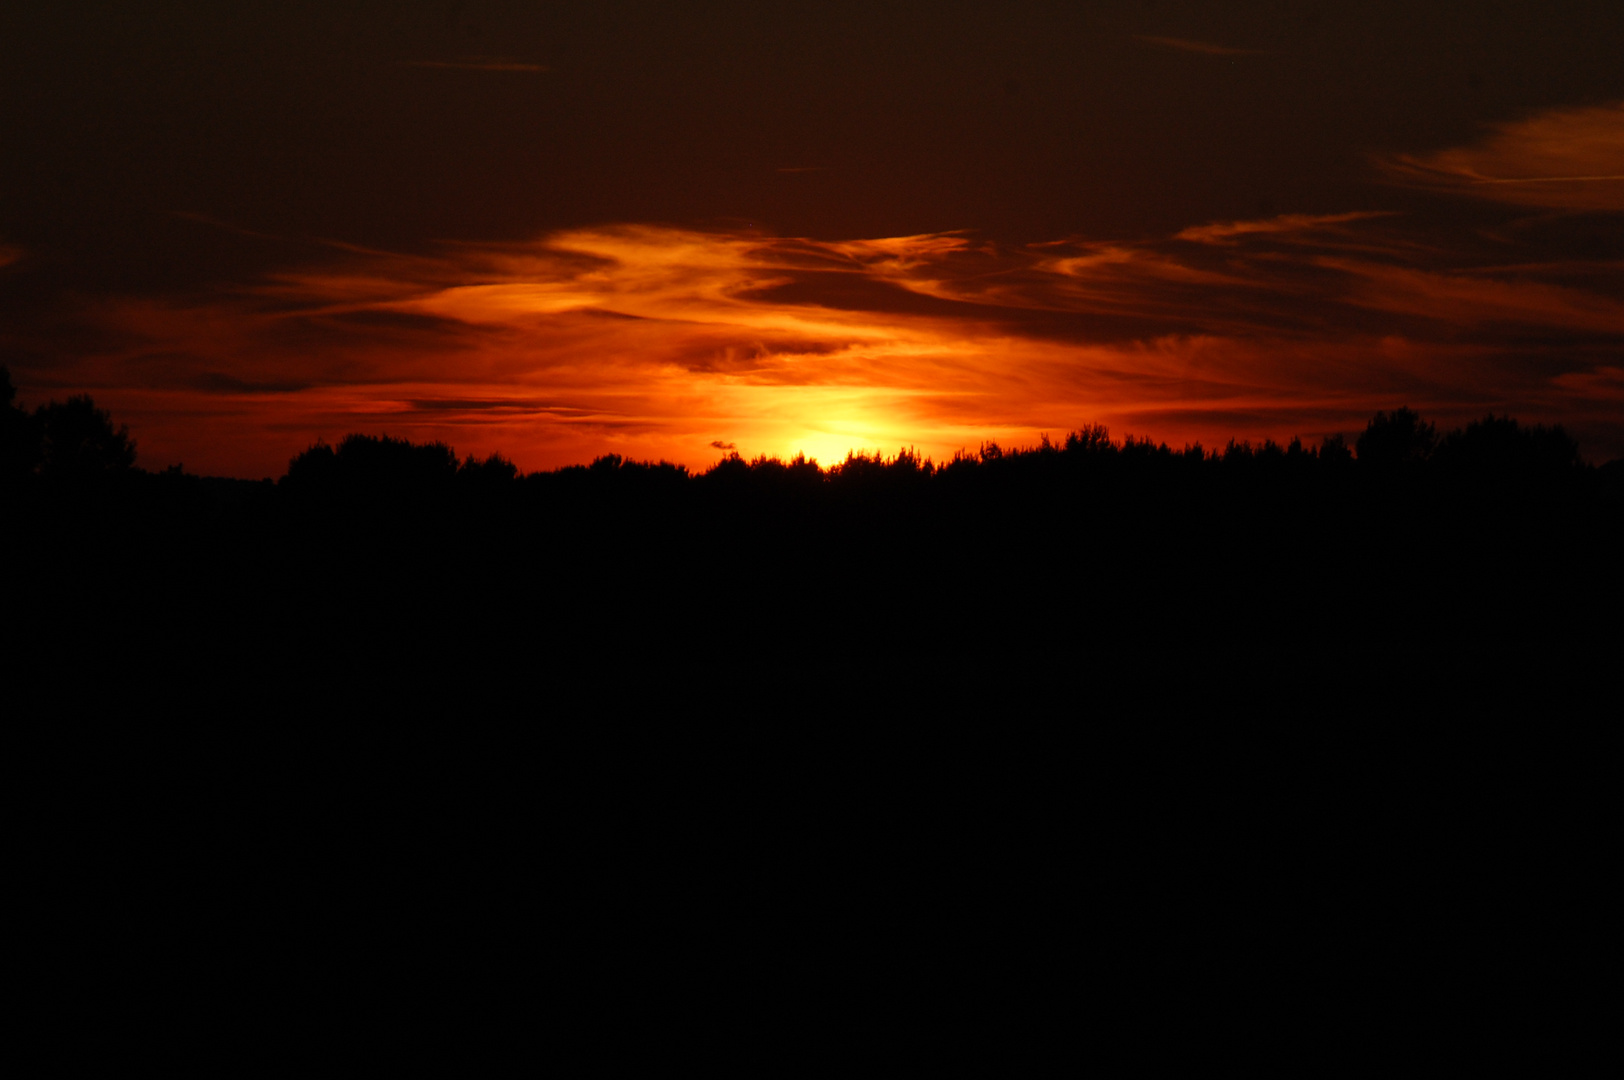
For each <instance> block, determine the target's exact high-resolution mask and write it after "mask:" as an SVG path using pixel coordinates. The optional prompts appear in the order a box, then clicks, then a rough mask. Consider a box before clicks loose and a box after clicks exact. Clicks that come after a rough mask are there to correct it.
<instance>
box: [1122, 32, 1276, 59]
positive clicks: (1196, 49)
mask: <svg viewBox="0 0 1624 1080" xmlns="http://www.w3.org/2000/svg"><path fill="white" fill-rule="evenodd" d="M1134 40H1136V41H1142V42H1144V43H1145V44H1146V45H1157V46H1160V47H1161V48H1164V49H1177V50H1178V51H1179V52H1189V53H1200V54H1202V55H1203V56H1262V55H1263V51H1262V50H1261V49H1234V48H1230V47H1229V46H1228V45H1214V44H1213V43H1212V42H1210V41H1191V40H1189V39H1188V38H1172V37H1154V36H1152V35H1150V34H1135V35H1134Z"/></svg>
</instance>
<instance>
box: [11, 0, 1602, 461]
mask: <svg viewBox="0 0 1624 1080" xmlns="http://www.w3.org/2000/svg"><path fill="white" fill-rule="evenodd" d="M1620 57H1624V6H1620V5H1617V4H1612V3H1597V2H1595V0H1537V2H1498V3H1497V2H1492V0H1491V2H1484V0H1473V2H1453V0H1451V2H1426V3H1419V2H1416V0H1366V2H1363V3H1360V4H1341V3H1321V2H1256V0H1229V2H1212V3H1205V2H1201V3H1198V2H1173V0H1139V2H1126V0H1121V2H1116V0H1113V2H1100V3H1091V2H1082V0H1071V2H1031V0H999V2H996V3H993V2H984V3H954V2H948V0H935V2H930V3H886V2H883V0H862V2H851V3H845V2H825V3H789V2H773V0H755V2H749V3H744V2H741V3H694V2H685V3H653V2H646V0H644V2H612V0H591V2H575V0H568V2H549V3H531V2H519V0H505V2H497V0H460V2H459V0H443V2H434V3H429V2H422V0H322V2H319V3H314V2H309V3H306V2H292V0H275V2H264V3H250V2H239V0H209V2H198V3H181V2H163V0H149V2H145V3H73V2H50V3H47V2H44V0H21V2H19V3H13V4H9V5H6V6H5V8H4V9H3V11H0V247H3V250H4V251H6V252H9V253H10V254H9V255H7V256H4V257H0V264H5V263H7V262H8V261H9V265H0V290H3V291H4V293H5V294H6V295H5V296H4V297H3V298H0V319H3V320H5V324H4V325H3V326H0V329H3V330H5V331H6V332H8V333H9V334H11V338H10V340H11V341H12V345H11V348H12V351H13V353H14V358H13V360H12V366H13V368H14V369H15V370H17V371H19V372H21V375H20V377H19V381H20V382H21V383H22V384H23V385H24V387H25V389H26V388H27V387H28V386H29V385H30V380H32V383H33V384H34V385H37V386H40V387H51V386H57V385H63V386H65V385H68V383H69V382H71V379H67V378H66V376H64V377H62V378H55V377H53V376H51V375H50V373H49V372H50V365H51V363H52V362H53V361H52V360H51V358H50V357H49V356H47V355H45V353H46V352H49V348H48V347H47V346H46V345H42V344H41V341H43V340H45V339H43V338H41V337H40V336H39V334H37V333H35V332H34V331H32V330H28V329H27V326H28V325H29V320H30V319H32V318H34V317H35V315H36V314H37V312H38V311H39V310H41V309H43V308H47V307H50V306H52V305H55V304H59V303H61V302H62V298H63V297H67V296H71V297H75V298H77V300H78V301H80V302H83V301H84V300H85V298H87V297H89V298H95V297H109V296H121V297H124V296H132V295H170V296H179V295H186V294H189V293H193V292H195V291H196V290H199V289H219V288H221V287H224V286H230V285H234V284H246V283H252V282H255V281H262V280H264V278H265V275H266V274H268V273H270V272H272V271H276V270H280V269H286V268H289V267H300V266H307V265H309V264H310V263H311V261H312V260H313V259H314V258H315V257H316V255H317V254H319V252H318V251H317V248H318V247H319V242H336V243H339V244H347V245H357V246H361V247H365V248H369V249H378V250H387V251H389V252H393V253H408V252H409V253H430V252H434V251H440V250H443V246H444V242H448V241H450V242H463V243H474V244H499V243H505V242H515V241H522V240H530V239H533V238H535V237H538V236H541V235H544V234H551V233H557V232H559V231H560V230H568V229H579V228H582V227H587V226H598V225H610V224H621V223H645V224H660V225H665V226H672V227H675V228H678V229H687V230H699V231H702V232H706V231H708V232H718V233H726V232H730V231H731V232H737V231H749V232H756V233H761V234H764V235H769V236H779V237H807V238H813V239H818V240H826V241H835V240H849V239H856V238H879V237H893V236H905V235H914V234H923V233H935V232H942V231H950V230H969V231H970V234H971V235H974V236H975V237H976V238H977V239H978V241H980V242H996V243H998V244H1000V245H1004V246H1005V247H1006V248H1009V247H1015V246H1019V245H1028V244H1035V243H1044V242H1051V241H1058V240H1064V239H1072V240H1076V239H1079V238H1083V239H1087V240H1089V241H1093V242H1104V241H1112V242H1122V243H1135V244H1137V243H1149V242H1153V241H1159V240H1164V239H1166V238H1167V237H1170V236H1173V235H1174V234H1177V233H1179V232H1180V230H1184V229H1188V228H1190V227H1192V226H1199V225H1203V224H1208V223H1214V222H1234V221H1245V220H1267V219H1274V218H1279V217H1282V216H1289V215H1340V214H1350V213H1355V212H1376V211H1381V212H1390V213H1395V214H1397V215H1399V216H1401V217H1402V218H1403V219H1404V220H1405V221H1407V222H1410V223H1412V224H1411V227H1412V229H1413V232H1414V234H1415V235H1416V236H1417V237H1421V236H1426V237H1429V238H1433V239H1436V237H1437V236H1440V235H1449V236H1457V237H1458V236H1467V235H1471V234H1473V233H1474V230H1476V231H1477V232H1478V233H1480V232H1481V231H1482V230H1485V229H1490V230H1492V229H1502V228H1506V227H1509V226H1508V223H1511V224H1513V225H1514V224H1515V223H1516V222H1519V221H1524V220H1528V219H1530V218H1531V217H1538V216H1539V215H1540V214H1544V215H1545V217H1544V219H1541V220H1542V221H1544V224H1541V225H1540V226H1539V228H1538V229H1536V230H1534V232H1537V233H1538V235H1537V237H1536V238H1534V239H1532V240H1529V241H1528V242H1529V243H1530V244H1531V245H1532V246H1530V247H1529V248H1528V251H1527V252H1526V253H1525V256H1526V259H1525V261H1526V260H1527V259H1532V260H1536V261H1537V260H1544V261H1545V262H1551V261H1567V260H1574V259H1580V260H1589V261H1591V262H1596V261H1600V262H1601V263H1608V262H1610V261H1613V260H1618V259H1619V258H1620V257H1621V255H1624V252H1621V250H1620V248H1619V246H1618V245H1619V243H1620V240H1621V238H1624V231H1621V229H1620V227H1619V218H1620V214H1619V213H1618V211H1619V210H1620V209H1624V207H1621V206H1619V205H1615V203H1616V202H1617V199H1618V196H1617V194H1616V192H1617V185H1616V184H1615V185H1614V186H1613V187H1612V188H1608V189H1607V190H1605V191H1603V192H1602V193H1601V194H1596V187H1595V185H1594V184H1591V185H1590V186H1589V187H1587V188H1585V189H1584V190H1586V191H1588V192H1590V194H1588V195H1584V196H1582V197H1579V198H1578V202H1577V204H1576V205H1573V206H1566V207H1564V206H1561V205H1559V204H1560V202H1561V199H1560V198H1558V199H1557V200H1556V202H1555V203H1553V202H1552V198H1553V197H1552V196H1548V195H1540V196H1539V197H1534V198H1532V200H1531V201H1530V200H1529V199H1524V200H1523V201H1522V203H1521V204H1518V203H1516V202H1515V201H1508V200H1506V199H1496V198H1484V197H1477V196H1482V195H1483V194H1484V191H1474V192H1466V193H1465V194H1463V193H1462V189H1461V188H1460V185H1459V184H1454V185H1453V186H1451V184H1449V183H1443V184H1438V183H1430V182H1427V177H1426V176H1422V179H1421V180H1420V181H1417V182H1407V181H1406V178H1405V176H1404V175H1403V174H1402V170H1401V169H1399V168H1396V167H1395V166H1394V164H1393V163H1395V162H1402V161H1404V160H1409V161H1411V162H1417V161H1419V162H1422V163H1424V164H1425V165H1427V166H1428V167H1434V166H1437V165H1438V164H1439V161H1440V160H1441V159H1439V158H1438V157H1437V155H1439V154H1441V153H1444V152H1446V151H1449V150H1450V149H1451V148H1463V147H1468V148H1469V147H1472V146H1481V145H1482V144H1483V143H1484V140H1485V139H1486V138H1489V137H1490V136H1489V134H1488V133H1492V132H1493V131H1495V130H1498V129H1497V128H1496V125H1500V126H1501V127H1503V126H1504V125H1508V124H1515V123H1517V122H1519V121H1527V120H1528V119H1529V118H1538V117H1540V116H1542V115H1546V114H1551V113H1553V111H1555V112H1560V111H1561V110H1569V111H1570V112H1571V111H1572V110H1582V109H1586V108H1589V109H1606V108H1609V107H1612V106H1613V105H1614V104H1615V103H1617V102H1619V101H1621V100H1624V62H1620V59H1619V58H1620ZM1598 115H1600V114H1598ZM1591 126H1592V128H1593V129H1594V128H1595V125H1594V124H1592V125H1591ZM1589 137H1591V138H1593V139H1599V140H1601V142H1602V143H1607V142H1608V140H1610V139H1611V140H1617V139H1620V138H1624V127H1620V126H1618V125H1614V126H1612V127H1610V128H1609V127H1608V126H1607V125H1606V124H1603V125H1602V126H1601V127H1600V128H1599V129H1595V130H1594V131H1592V133H1591V135H1590V136H1589ZM1606 151H1607V147H1606V146H1603V147H1602V149H1601V158H1602V159H1605V158H1606ZM1581 156H1582V155H1581ZM1595 156H1596V155H1595V154H1592V157H1595ZM1485 160H1487V159H1485ZM1478 164H1481V162H1478ZM1474 167H1476V166H1474ZM1424 171H1425V170H1423V172H1424ZM1446 171H1447V170H1446ZM1479 171H1480V172H1481V170H1479ZM1536 171H1537V170H1536ZM1428 175H1431V176H1432V178H1433V179H1436V169H1434V171H1433V173H1432V174H1428ZM1462 175H1464V174H1462ZM1471 175H1473V176H1476V175H1477V173H1472V174H1471ZM1409 179H1410V180H1411V181H1413V180H1415V177H1414V176H1412V177H1410V178H1409ZM1456 179H1458V176H1457V177H1456ZM1547 179H1549V180H1551V181H1552V182H1555V183H1557V184H1558V186H1559V187H1561V190H1562V191H1563V192H1567V191H1569V190H1570V189H1571V185H1569V186H1566V187H1562V186H1561V185H1562V184H1563V183H1564V181H1563V180H1562V178H1559V177H1553V178H1547ZM1473 182H1474V183H1475V182H1476V181H1473ZM1542 182H1543V181H1542ZM1603 186H1604V187H1605V183H1604V184H1603ZM1484 190H1486V189H1484ZM1519 190H1525V189H1519ZM1540 190H1541V192H1545V191H1548V190H1556V189H1554V188H1541V189H1540ZM1563 197H1566V196H1565V195H1564V196H1563ZM1553 215H1554V217H1562V218H1563V220H1560V221H1556V220H1554V219H1553ZM1563 215H1565V217H1564V216H1563ZM1525 232H1526V230H1525ZM1528 235H1529V236H1533V233H1528ZM1429 242H1432V241H1431V240H1429ZM1457 246H1458V245H1457ZM323 250H330V248H329V249H323ZM1519 257H1520V258H1522V257H1524V256H1519ZM1474 260H1477V261H1482V260H1481V258H1480V257H1479V256H1477V255H1474V254H1471V253H1466V254H1462V255H1461V256H1460V261H1462V262H1464V263H1471V262H1473V261H1474ZM1491 261H1492V260H1491ZM1502 261H1504V260H1502ZM1615 288H1616V280H1614V281H1613V284H1612V285H1608V286H1607V287H1605V288H1603V289H1602V292H1603V293H1604V294H1606V295H1609V296H1611V295H1614V294H1615V293H1614V290H1615ZM19 328H22V329H19ZM25 331H26V332H25ZM64 348H66V346H64ZM30 372H32V373H33V374H30ZM1080 419H1082V418H1080ZM138 434H139V432H138Z"/></svg>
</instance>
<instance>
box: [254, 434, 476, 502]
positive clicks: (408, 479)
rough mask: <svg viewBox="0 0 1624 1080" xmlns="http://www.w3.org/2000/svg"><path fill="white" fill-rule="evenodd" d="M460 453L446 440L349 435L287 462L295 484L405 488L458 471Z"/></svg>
mask: <svg viewBox="0 0 1624 1080" xmlns="http://www.w3.org/2000/svg"><path fill="white" fill-rule="evenodd" d="M457 466H458V462H457V454H456V451H454V450H452V449H451V447H449V446H447V445H445V444H444V443H438V442H436V443H421V444H420V443H414V442H411V441H409V440H406V439H395V438H391V437H390V436H388V435H346V436H345V437H344V441H343V442H341V443H339V444H338V448H337V449H336V450H335V449H334V448H333V447H331V446H328V445H327V444H326V443H325V442H319V441H318V442H317V443H316V444H315V445H313V446H311V447H310V449H308V450H306V451H304V453H302V454H300V455H299V456H298V457H295V458H294V459H293V460H292V461H290V462H288V473H287V476H286V477H285V481H286V483H287V486H288V487H289V488H292V489H294V490H300V489H306V490H313V489H320V488H332V487H335V486H336V487H342V488H345V489H353V490H356V491H365V492H368V493H370V494H376V495H383V494H404V493H406V492H410V491H417V490H421V489H423V488H424V487H425V486H428V485H431V484H439V483H447V482H449V481H450V480H452V479H453V478H454V477H455V476H456V475H457Z"/></svg>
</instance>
